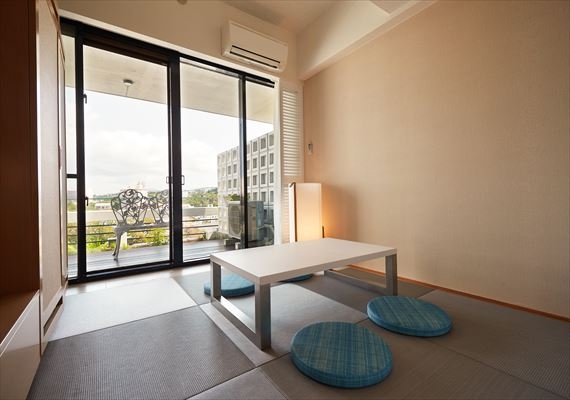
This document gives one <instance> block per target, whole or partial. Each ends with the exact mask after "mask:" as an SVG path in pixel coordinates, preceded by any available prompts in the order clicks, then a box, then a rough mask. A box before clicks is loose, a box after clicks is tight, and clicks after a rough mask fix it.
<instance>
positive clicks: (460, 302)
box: [421, 290, 570, 398]
mask: <svg viewBox="0 0 570 400" xmlns="http://www.w3.org/2000/svg"><path fill="white" fill-rule="evenodd" d="M421 299H423V300H426V301H429V302H430V303H433V304H435V305H437V306H439V307H441V308H442V309H444V310H445V311H446V312H447V313H448V314H449V315H450V317H451V318H452V319H453V329H452V330H451V332H450V333H449V334H447V335H445V336H442V337H440V338H433V339H429V340H433V341H434V342H435V343H437V344H438V345H441V346H444V347H446V348H448V349H450V350H453V351H455V352H457V353H460V354H464V355H466V356H468V357H471V358H473V359H475V360H477V361H480V362H481V363H484V364H486V365H489V366H491V367H493V368H496V369H498V370H501V371H504V372H506V373H508V374H510V375H512V376H515V377H518V378H520V379H523V380H525V381H527V382H530V383H532V384H534V385H536V386H538V387H541V388H545V389H547V390H550V391H551V392H553V393H556V394H558V395H560V396H563V397H565V398H570V379H569V378H568V377H569V376H570V324H569V323H568V322H564V321H559V320H555V319H552V318H546V317H543V316H540V315H536V314H532V313H529V312H525V311H520V310H515V309H512V308H509V307H504V306H497V305H495V304H491V303H487V302H483V301H480V300H476V299H471V298H469V297H465V296H459V295H455V294H451V293H445V292H442V291H439V290H435V291H433V292H431V293H428V294H426V295H425V296H422V297H421Z"/></svg>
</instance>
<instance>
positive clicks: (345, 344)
mask: <svg viewBox="0 0 570 400" xmlns="http://www.w3.org/2000/svg"><path fill="white" fill-rule="evenodd" d="M291 359H292V361H293V364H295V366H296V367H297V368H298V369H299V370H300V371H301V372H302V373H304V374H305V375H307V376H309V377H311V378H312V379H314V380H316V381H318V382H321V383H325V384H327V385H331V386H336V387H342V388H359V387H364V386H370V385H373V384H375V383H378V382H380V381H382V380H383V379H385V378H386V377H387V376H388V375H389V374H390V371H391V370H392V353H391V351H390V349H389V348H388V345H387V344H386V342H384V340H382V338H381V337H380V336H378V335H375V334H374V333H373V332H372V331H370V330H369V329H366V328H363V327H361V326H358V325H355V324H350V323H347V322H319V323H316V324H312V325H308V326H306V327H304V328H303V329H301V330H300V331H298V332H297V333H295V335H294V336H293V339H292V340H291Z"/></svg>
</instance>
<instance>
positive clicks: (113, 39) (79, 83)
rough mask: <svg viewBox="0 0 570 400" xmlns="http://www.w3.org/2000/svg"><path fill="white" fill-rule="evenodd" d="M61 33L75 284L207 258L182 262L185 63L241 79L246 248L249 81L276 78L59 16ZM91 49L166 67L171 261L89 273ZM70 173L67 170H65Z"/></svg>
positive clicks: (244, 236) (265, 82) (272, 84)
mask: <svg viewBox="0 0 570 400" xmlns="http://www.w3.org/2000/svg"><path fill="white" fill-rule="evenodd" d="M61 29H62V33H63V34H64V35H67V36H71V37H73V38H74V43H75V46H74V50H75V118H76V148H75V153H76V159H77V161H76V163H77V165H76V171H75V173H67V174H66V175H67V178H68V179H76V183H77V259H78V266H77V268H78V269H77V277H76V278H75V279H70V282H72V283H80V282H86V281H92V280H97V279H103V278H110V277H118V276H124V275H131V274H134V273H138V272H149V271H155V270H164V269H170V268H174V267H181V266H190V265H196V264H203V263H204V262H207V261H208V260H207V259H204V260H193V261H187V262H184V260H183V229H182V219H183V216H182V214H183V210H182V185H183V177H182V151H181V148H182V146H181V145H182V132H181V131H182V127H181V124H182V122H181V98H180V96H181V87H180V85H181V83H180V63H181V62H183V60H185V61H188V62H190V63H196V64H201V65H204V66H206V67H209V68H211V69H214V70H216V71H217V72H220V73H222V74H226V75H230V76H234V77H237V78H238V79H239V91H238V97H239V104H238V106H239V119H240V122H239V148H240V153H241V154H240V155H241V163H240V175H241V196H240V198H241V207H242V210H244V213H243V215H244V218H243V220H242V223H243V224H244V226H243V229H242V237H241V242H242V243H243V244H244V247H249V246H248V235H247V232H248V216H247V212H248V207H247V201H248V200H247V123H246V121H247V110H246V98H247V96H246V82H252V83H256V84H260V85H264V86H268V87H275V82H274V81H273V80H270V79H267V78H264V77H260V76H257V75H253V74H250V73H247V72H244V71H240V70H237V69H233V68H230V67H227V66H224V65H221V64H217V63H214V62H211V61H207V60H203V59H200V58H198V57H194V56H190V55H186V54H182V53H179V52H177V51H174V50H171V49H167V48H164V47H161V46H157V45H154V44H150V43H146V42H143V41H141V40H138V39H133V38H130V37H127V36H123V35H120V34H117V33H114V32H109V31H105V30H103V29H100V28H96V27H93V26H90V25H85V24H83V23H81V22H78V21H74V20H70V19H67V18H61ZM84 45H88V46H93V47H96V48H99V49H102V50H107V51H111V52H115V53H118V54H121V55H125V56H129V57H133V58H137V59H140V60H143V61H148V62H153V63H158V64H161V65H165V66H166V67H167V75H168V76H167V91H168V94H167V96H168V97H167V98H168V100H167V108H168V153H169V154H168V158H169V173H168V174H169V193H170V241H169V246H170V258H169V260H167V261H161V262H152V263H145V264H138V265H134V266H128V267H115V268H110V269H105V270H101V271H87V252H86V233H87V232H86V203H85V199H86V190H85V119H84V111H85V107H84V76H83V69H84V64H83V46H84ZM66 172H67V171H66Z"/></svg>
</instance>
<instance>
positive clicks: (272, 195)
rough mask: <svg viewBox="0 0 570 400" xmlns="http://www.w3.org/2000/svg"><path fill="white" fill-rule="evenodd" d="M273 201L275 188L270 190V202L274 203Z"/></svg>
mask: <svg viewBox="0 0 570 400" xmlns="http://www.w3.org/2000/svg"><path fill="white" fill-rule="evenodd" d="M273 201H274V194H273V190H271V191H270V192H269V202H270V203H273Z"/></svg>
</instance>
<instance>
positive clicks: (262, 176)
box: [260, 174, 265, 185]
mask: <svg viewBox="0 0 570 400" xmlns="http://www.w3.org/2000/svg"><path fill="white" fill-rule="evenodd" d="M260 184H261V185H265V174H261V183H260Z"/></svg>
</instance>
